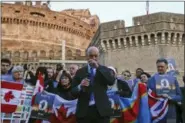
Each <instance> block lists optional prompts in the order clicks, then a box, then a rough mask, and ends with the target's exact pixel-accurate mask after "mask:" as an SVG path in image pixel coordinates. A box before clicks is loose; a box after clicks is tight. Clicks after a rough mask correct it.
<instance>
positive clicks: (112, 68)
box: [108, 66, 117, 74]
mask: <svg viewBox="0 0 185 123" xmlns="http://www.w3.org/2000/svg"><path fill="white" fill-rule="evenodd" d="M108 68H109V69H111V70H113V71H114V73H115V74H117V72H116V69H115V68H114V67H112V66H109V67H108Z"/></svg>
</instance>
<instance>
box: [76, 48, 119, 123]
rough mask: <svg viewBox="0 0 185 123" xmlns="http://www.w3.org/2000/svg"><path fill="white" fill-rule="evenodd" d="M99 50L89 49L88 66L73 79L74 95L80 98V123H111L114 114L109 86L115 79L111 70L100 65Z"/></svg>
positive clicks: (78, 113) (78, 104)
mask: <svg viewBox="0 0 185 123" xmlns="http://www.w3.org/2000/svg"><path fill="white" fill-rule="evenodd" d="M98 56H99V50H98V48H96V47H94V46H92V47H89V48H88V49H87V60H88V64H87V65H86V66H84V67H82V68H80V69H79V70H78V71H77V72H76V75H75V76H74V78H73V83H72V87H73V89H72V93H73V94H74V95H75V96H76V95H77V96H78V103H77V109H76V117H77V122H78V123H109V122H110V115H111V114H112V110H111V104H110V102H109V99H108V96H107V93H106V92H107V89H108V85H113V84H114V81H115V77H114V76H113V75H112V74H111V72H110V70H109V69H108V68H107V67H105V66H103V65H100V64H99V63H98Z"/></svg>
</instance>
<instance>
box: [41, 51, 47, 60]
mask: <svg viewBox="0 0 185 123" xmlns="http://www.w3.org/2000/svg"><path fill="white" fill-rule="evenodd" d="M40 57H42V58H45V57H46V51H44V50H41V51H40Z"/></svg>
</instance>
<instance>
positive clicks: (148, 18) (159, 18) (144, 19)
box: [133, 12, 184, 26]
mask: <svg viewBox="0 0 185 123" xmlns="http://www.w3.org/2000/svg"><path fill="white" fill-rule="evenodd" d="M158 22H169V23H177V24H183V23H184V15H183V14H176V13H168V12H158V13H153V14H149V15H142V16H137V17H133V23H134V26H137V25H145V24H151V23H158Z"/></svg>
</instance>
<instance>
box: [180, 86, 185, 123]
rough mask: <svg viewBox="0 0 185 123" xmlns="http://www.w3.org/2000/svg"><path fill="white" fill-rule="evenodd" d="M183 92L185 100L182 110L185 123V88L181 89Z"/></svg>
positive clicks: (184, 122)
mask: <svg viewBox="0 0 185 123" xmlns="http://www.w3.org/2000/svg"><path fill="white" fill-rule="evenodd" d="M181 91H182V98H183V101H182V107H181V110H182V118H183V123H185V87H181Z"/></svg>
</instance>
